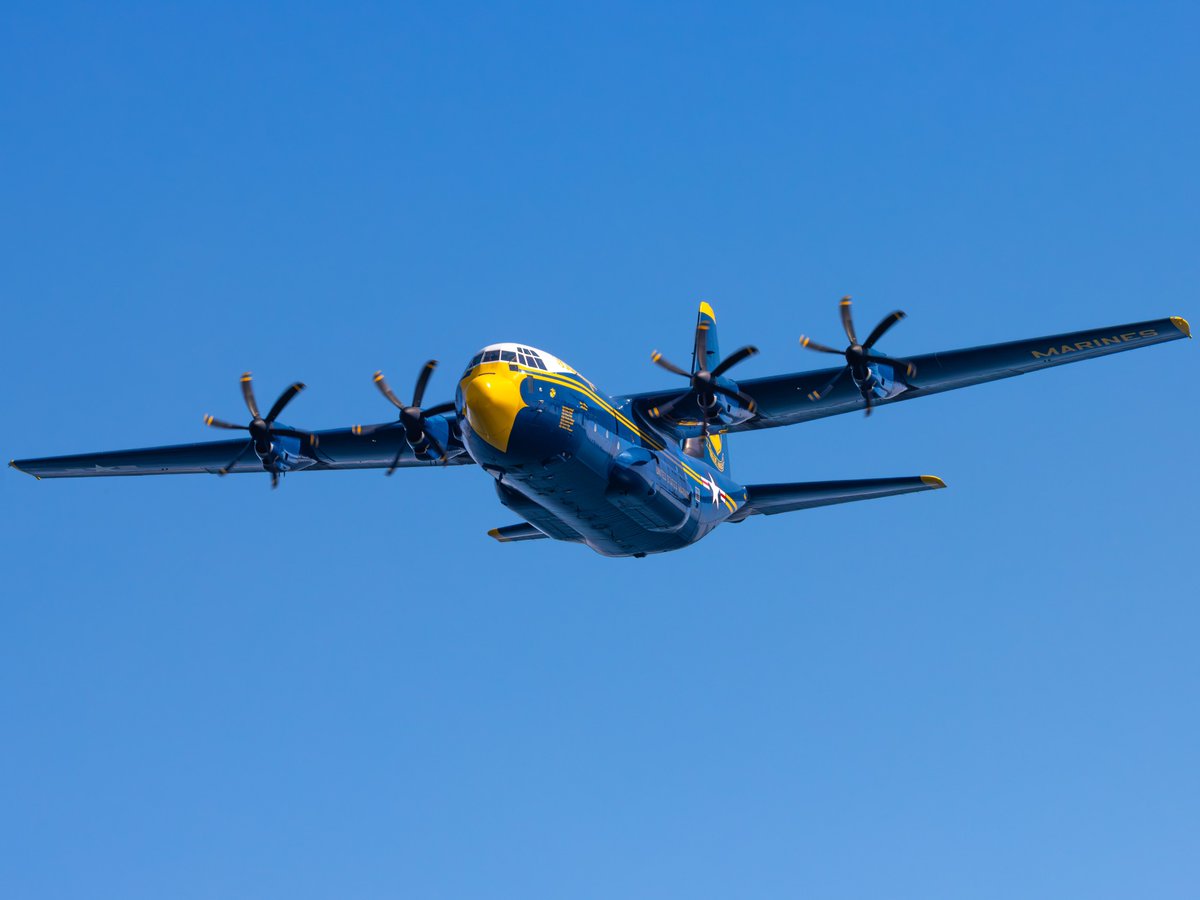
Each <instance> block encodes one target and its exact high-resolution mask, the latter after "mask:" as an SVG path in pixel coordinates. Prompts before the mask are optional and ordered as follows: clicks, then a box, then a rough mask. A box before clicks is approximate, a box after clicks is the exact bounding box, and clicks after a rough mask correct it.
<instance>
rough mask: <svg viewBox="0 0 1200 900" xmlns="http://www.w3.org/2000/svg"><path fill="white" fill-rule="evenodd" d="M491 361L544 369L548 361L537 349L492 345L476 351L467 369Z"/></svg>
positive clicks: (469, 369)
mask: <svg viewBox="0 0 1200 900" xmlns="http://www.w3.org/2000/svg"><path fill="white" fill-rule="evenodd" d="M490 362H509V363H518V364H519V365H522V366H525V367H527V368H530V369H542V370H543V371H544V370H545V369H546V363H545V362H544V361H543V360H542V358H541V356H540V355H538V352H537V351H536V350H530V349H529V348H528V347H518V346H516V345H508V346H505V347H490V348H488V349H487V350H481V351H480V352H479V353H476V354H475V355H474V356H472V357H471V361H470V362H469V363H467V371H468V372H469V371H471V370H472V369H473V368H475V367H476V366H478V365H480V364H481V363H490ZM464 374H465V373H464Z"/></svg>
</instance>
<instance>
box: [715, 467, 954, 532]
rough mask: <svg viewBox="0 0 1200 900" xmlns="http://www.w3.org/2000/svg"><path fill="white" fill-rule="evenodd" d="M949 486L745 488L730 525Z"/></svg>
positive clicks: (896, 482)
mask: <svg viewBox="0 0 1200 900" xmlns="http://www.w3.org/2000/svg"><path fill="white" fill-rule="evenodd" d="M945 486H946V483H945V482H944V481H942V479H940V478H938V477H937V476H936V475H910V476H907V477H904V478H859V479H856V480H853V481H807V482H804V481H801V482H797V483H794V484H750V485H747V486H746V503H745V504H744V505H743V506H742V507H741V509H739V510H738V511H737V514H736V515H735V516H733V517H732V518H731V520H730V521H734V522H738V521H741V520H742V519H744V518H746V517H747V516H755V515H762V516H773V515H775V514H777V513H785V512H793V511H795V510H798V509H811V508H813V507H814V506H832V505H833V504H834V503H850V502H852V501H854V500H874V499H875V498H877V497H894V496H895V495H897V494H911V493H914V492H916V491H932V490H937V489H938V488H944V487H945Z"/></svg>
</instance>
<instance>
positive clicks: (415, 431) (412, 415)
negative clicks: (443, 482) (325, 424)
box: [353, 359, 454, 475]
mask: <svg viewBox="0 0 1200 900" xmlns="http://www.w3.org/2000/svg"><path fill="white" fill-rule="evenodd" d="M436 368H437V360H436V359H431V360H429V362H427V363H425V365H424V367H422V369H421V372H420V374H419V375H417V385H416V387H415V388H413V402H412V405H407V406H406V405H405V404H404V403H401V402H400V398H399V397H397V396H396V394H395V392H394V391H392V389H391V387H389V386H388V383H387V379H385V378H384V377H383V372H376V373H375V386H376V387H377V388H379V392H380V393H381V394H383V396H385V397H387V399H388V401H389V402H390V403H391V404H392V406H394V407H396V409H398V410H400V419H399V421H397V422H388V423H385V424H383V425H355V426H354V429H353V431H354V433H355V434H373V433H374V432H376V431H379V430H380V429H382V428H395V427H396V426H397V425H399V426H400V427H401V428H403V429H404V439H405V440H406V441H407V442H408V446H409V447H410V448H412V451H413V452H414V453H416V454H417V455H421V454H423V453H426V452H427V451H429V450H430V449H432V450H433V452H434V453H436V454H437V455H438V457H439V462H443V463H444V462H445V461H446V448H445V447H443V446H442V445H441V444H440V443H438V440H437V438H435V437H434V436H433V435H431V434H430V433H429V432H428V431H427V430H426V428H425V419H426V418H428V417H429V416H440V415H442V414H443V413H448V412H451V411H452V410H453V409H454V404H453V403H439V404H437V405H436V406H430V407H429V408H428V409H422V408H421V401H422V400H423V399H425V388H426V386H428V384H429V376H431V375H432V374H433V370H434V369H436ZM403 455H404V448H403V447H402V448H401V449H400V450H397V451H396V457H395V459H393V460H392V464H391V465H390V466H388V470H387V474H388V475H391V474H392V473H393V472H395V471H396V467H397V466H399V465H400V457H401V456H403Z"/></svg>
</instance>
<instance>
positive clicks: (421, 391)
mask: <svg viewBox="0 0 1200 900" xmlns="http://www.w3.org/2000/svg"><path fill="white" fill-rule="evenodd" d="M436 368H437V360H436V359H431V360H430V361H429V362H427V363H425V366H424V368H422V369H421V374H420V375H418V376H417V387H416V389H415V390H414V391H413V402H412V405H413V406H420V405H421V400H422V399H424V397H425V386H426V385H428V384H429V376H430V375H432V374H433V370H434V369H436Z"/></svg>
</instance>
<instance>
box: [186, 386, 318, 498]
mask: <svg viewBox="0 0 1200 900" xmlns="http://www.w3.org/2000/svg"><path fill="white" fill-rule="evenodd" d="M302 390H304V385H303V384H302V383H301V382H299V381H297V382H295V383H294V384H290V385H288V386H287V387H286V388H285V389H284V391H283V393H282V394H280V395H279V399H278V400H276V401H275V404H274V405H273V406H272V407H271V409H270V410H269V411H268V412H267V415H266V417H265V418H264V417H263V416H262V415H261V414H260V413H259V411H258V401H257V400H256V399H255V398H254V383H253V379H252V378H251V376H250V373H249V372H243V373H242V399H243V400H245V402H246V409H248V410H250V417H251V418H250V424H249V425H234V424H233V423H232V422H225V421H222V420H221V419H218V418H217V417H216V416H207V415H206V416H205V417H204V424H205V425H208V426H209V427H211V428H224V429H227V430H229V431H248V432H250V440H249V441H248V442H247V443H246V446H245V447H243V448H242V450H241V452H240V453H239V454H238V455H237V456H235V457H234V458H233V459H232V460H230V461H229V463H227V464H226V465H225V466H223V467H222V468H220V469H217V474H218V475H228V474H229V471H230V469H232V468H233V467H234V466H235V465H237V464H238V463H239V462H241V460H242V457H244V456H245V455H246V454H247V453H249V452H250V450H251V448H253V449H254V451H255V452H256V453H257V454H258V455H259V457H261V458H263V459H264V462H263V467H264V468H265V469H266V470H267V471H268V472H270V473H271V487H273V488H276V487H279V470H278V468H277V467H276V466H275V465H274V462H273V461H271V460H270V456H271V444H272V438H274V437H276V436H279V437H294V438H300V439H301V440H308V441H309V442H310V443H311V444H312V445H313V446H316V443H317V436H316V435H315V434H309V433H308V432H306V431H297V430H296V429H294V428H281V427H278V426H276V424H275V420H276V419H277V418H279V414H280V413H282V412H283V410H284V408H285V407H286V406H287V405H288V404H289V403H291V402H292V400H294V399H295V397H296V395H297V394H299V393H300V392H301V391H302Z"/></svg>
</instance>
